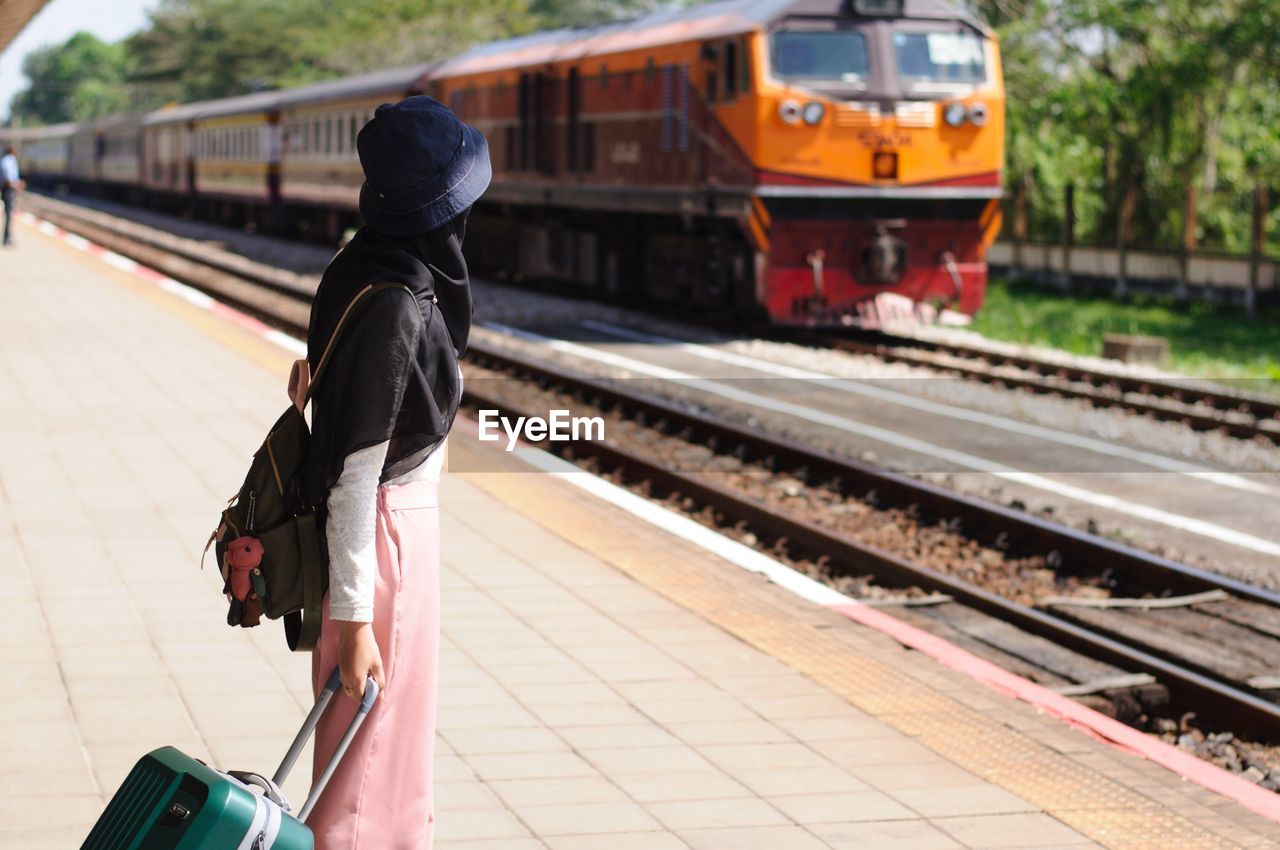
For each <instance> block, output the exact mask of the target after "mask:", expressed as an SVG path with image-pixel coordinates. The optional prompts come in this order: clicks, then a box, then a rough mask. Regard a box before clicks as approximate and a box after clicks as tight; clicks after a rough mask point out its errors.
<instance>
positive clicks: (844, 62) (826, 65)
mask: <svg viewBox="0 0 1280 850" xmlns="http://www.w3.org/2000/svg"><path fill="white" fill-rule="evenodd" d="M770 58H771V60H772V64H773V73H774V74H775V75H777V76H778V77H781V78H782V79H784V80H840V81H841V82H846V83H861V82H863V81H864V80H866V78H867V69H868V65H867V40H866V38H865V37H863V35H862V33H860V32H837V31H831V30H779V31H778V32H775V33H774V34H773V38H772V41H771V51H770Z"/></svg>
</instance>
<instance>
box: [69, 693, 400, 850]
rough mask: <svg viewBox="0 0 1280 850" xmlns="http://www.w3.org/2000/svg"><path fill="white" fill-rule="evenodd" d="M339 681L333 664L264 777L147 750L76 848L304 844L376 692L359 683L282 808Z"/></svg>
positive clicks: (294, 848) (215, 849) (288, 849)
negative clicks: (293, 807) (309, 781)
mask: <svg viewBox="0 0 1280 850" xmlns="http://www.w3.org/2000/svg"><path fill="white" fill-rule="evenodd" d="M339 684H340V679H339V677H338V671H337V670H334V671H333V675H332V676H330V677H329V681H328V682H327V683H326V684H325V689H324V691H323V692H322V693H321V694H320V697H319V699H317V700H316V704H315V706H314V707H313V708H312V709H311V713H310V714H308V715H307V719H306V722H304V723H303V724H302V729H301V730H300V731H299V732H298V735H297V737H296V738H294V740H293V744H292V745H291V746H290V747H289V752H288V753H287V754H286V755H285V757H284V761H283V762H281V764H280V768H279V769H278V770H277V771H276V773H275V776H273V777H272V778H271V779H267V778H266V777H265V776H262V775H260V774H256V773H249V772H244V771H235V770H232V771H227V772H225V773H224V772H222V771H219V770H214V769H213V768H211V767H209V766H208V765H207V764H205V763H204V762H202V761H200V760H199V759H194V758H192V757H191V756H188V755H186V754H185V753H182V752H181V751H179V750H177V749H174V748H173V747H161V748H160V749H158V750H154V751H152V752H150V753H147V754H146V755H145V756H143V757H142V758H141V759H139V760H138V763H137V764H136V765H135V766H134V768H133V770H132V771H130V772H129V776H128V777H126V779H125V781H124V784H123V785H121V786H120V790H118V791H116V793H115V796H114V797H112V798H111V802H110V803H108V804H107V808H106V811H104V812H103V813H102V817H100V818H98V822H97V824H95V825H94V827H93V831H92V832H90V833H89V837H88V838H87V839H85V842H84V844H82V845H81V846H80V850H311V848H312V846H313V841H312V836H311V830H309V829H307V826H306V824H305V823H304V821H305V820H306V817H307V815H308V814H310V812H311V808H312V806H314V805H315V802H316V800H317V799H319V797H320V793H321V792H322V791H324V788H325V785H327V784H328V782H329V779H330V777H332V776H333V772H334V770H336V769H337V767H338V763H339V762H340V761H341V760H342V756H343V755H344V754H345V753H346V751H347V747H348V746H349V745H350V744H351V740H352V738H354V737H355V734H356V732H357V731H358V730H359V728H360V724H361V723H363V722H364V718H365V716H366V715H368V713H369V710H370V709H371V708H372V707H373V705H374V703H375V701H376V700H377V698H378V686H377V685H376V684H374V681H373V679H369V680H368V681H367V682H366V683H365V694H364V700H363V702H361V704H360V710H359V711H357V712H356V716H355V718H354V719H353V720H352V721H351V725H350V726H349V727H348V728H347V731H346V734H344V735H343V737H342V741H341V742H340V743H339V744H338V749H337V750H336V752H335V753H334V755H333V758H332V759H331V760H330V761H329V764H328V765H326V766H325V769H324V771H323V772H322V773H321V775H320V777H319V778H318V779H317V780H316V782H315V785H314V786H313V787H312V789H311V793H310V794H308V795H307V801H306V803H304V804H303V806H302V810H301V811H300V812H298V815H297V817H294V816H293V815H291V814H290V813H289V809H290V806H289V803H288V801H287V800H285V799H284V795H283V794H282V793H281V792H280V783H282V782H284V780H285V778H286V777H287V776H288V775H289V772H290V771H291V770H292V769H293V765H294V763H295V762H297V760H298V756H300V755H301V754H302V749H303V747H305V746H306V743H307V739H308V738H310V737H311V733H312V732H313V731H314V730H315V727H316V723H317V722H318V721H319V720H320V715H321V714H323V713H324V710H325V708H326V707H327V706H328V704H329V701H330V700H331V699H332V698H333V695H334V693H335V692H336V691H337V689H338V686H339Z"/></svg>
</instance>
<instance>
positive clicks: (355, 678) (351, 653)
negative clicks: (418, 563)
mask: <svg viewBox="0 0 1280 850" xmlns="http://www.w3.org/2000/svg"><path fill="white" fill-rule="evenodd" d="M387 446H388V444H387V443H386V442H382V443H378V444H376V445H373V446H369V447H368V448H364V449H359V450H358V451H354V452H352V453H351V454H349V455H347V458H346V461H345V462H344V463H343V465H342V474H341V475H340V476H339V477H338V481H337V483H336V484H334V485H333V488H332V489H331V490H330V491H329V517H328V520H327V521H326V523H325V528H326V530H327V534H326V540H327V543H328V547H329V620H330V622H332V623H334V624H336V625H337V627H338V669H339V671H340V676H341V678H342V685H343V687H344V688H347V689H349V690H348V692H349V693H350V694H351V695H352V696H355V697H357V698H361V697H363V696H364V682H365V678H366V677H367V676H372V677H373V680H374V681H375V682H377V683H378V688H379V690H380V692H381V693H382V694H384V695H385V694H386V686H387V681H386V676H385V674H384V673H383V669H382V653H381V651H380V650H379V647H378V641H377V639H376V638H375V637H374V635H373V613H374V612H373V608H374V605H373V603H374V588H375V586H376V584H377V579H378V549H377V542H376V537H377V526H378V479H379V478H380V477H381V475H382V464H383V463H384V461H385V460H386V457H387Z"/></svg>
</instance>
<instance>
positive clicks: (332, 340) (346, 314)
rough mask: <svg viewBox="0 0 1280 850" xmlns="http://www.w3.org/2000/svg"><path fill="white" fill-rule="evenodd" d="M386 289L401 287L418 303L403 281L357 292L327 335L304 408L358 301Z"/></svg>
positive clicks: (370, 286) (371, 285) (373, 286)
mask: <svg viewBox="0 0 1280 850" xmlns="http://www.w3.org/2000/svg"><path fill="white" fill-rule="evenodd" d="M388 289H401V290H403V291H404V292H405V293H406V294H408V296H409V297H410V298H412V299H413V303H414V304H415V305H416V304H417V303H418V296H416V295H414V294H413V290H411V289H410V288H409V287H407V286H405V285H404V284H403V283H371V284H369V285H368V286H366V287H365V288H364V289H362V290H360V291H359V292H357V293H356V296H355V298H352V299H351V303H350V304H348V305H347V309H345V310H343V311H342V316H341V317H340V318H339V319H338V324H337V327H335V328H334V329H333V336H331V337H329V344H328V345H326V346H325V347H324V354H322V355H320V362H319V363H317V364H316V373H315V374H314V375H312V376H311V384H310V386H308V387H307V394H306V395H305V396H303V398H302V406H303V407H304V408H305V407H306V406H307V402H308V401H310V400H311V394H312V393H313V392H315V389H316V384H317V383H318V382H319V381H320V376H321V375H322V374H324V370H325V367H327V366H328V365H329V359H330V358H331V357H332V356H333V351H334V348H335V347H336V346H337V344H338V337H340V336H341V335H342V331H343V330H344V329H345V328H346V326H347V322H348V320H349V319H350V318H351V314H352V313H353V312H355V309H356V307H357V306H358V305H359V304H360V302H362V301H364V300H365V299H366V298H369V297H370V296H373V295H377V294H378V293H379V292H385V291H387V290H388Z"/></svg>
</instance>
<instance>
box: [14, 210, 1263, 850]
mask: <svg viewBox="0 0 1280 850" xmlns="http://www.w3.org/2000/svg"><path fill="white" fill-rule="evenodd" d="M18 237H19V239H18V242H19V244H18V247H17V248H16V249H13V250H8V251H4V252H0V600H3V602H4V605H5V616H4V620H5V628H4V629H3V630H0V664H2V665H3V669H4V671H5V672H6V673H7V675H6V676H5V677H4V678H5V684H4V687H5V695H4V697H3V698H0V848H24V850H43V848H69V847H76V846H79V843H80V842H81V841H82V840H83V838H84V836H85V835H86V834H87V833H88V830H89V828H90V826H91V825H92V823H93V822H94V820H95V819H96V817H97V816H98V814H99V813H100V812H101V809H102V807H103V806H104V805H105V803H106V801H107V800H108V799H109V797H110V796H111V794H112V793H113V792H114V791H115V789H116V788H117V787H118V786H119V784H120V782H121V781H122V779H123V778H124V776H125V774H126V773H127V772H128V770H129V768H130V767H131V766H132V764H133V762H134V761H135V760H136V759H137V758H138V757H139V756H140V755H141V754H143V753H144V752H146V751H148V750H150V749H152V748H154V747H158V746H162V745H166V744H171V745H174V746H178V747H180V748H183V749H184V750H186V751H187V752H189V753H191V754H193V755H196V756H198V757H201V758H205V759H207V760H210V761H212V762H213V763H214V764H216V765H218V766H220V767H224V768H228V767H237V768H253V769H257V770H271V769H274V767H275V765H276V763H277V762H278V760H279V758H280V757H281V755H282V754H283V752H284V750H285V748H286V746H287V744H288V742H289V741H290V739H291V738H292V736H293V734H294V732H295V731H296V729H297V727H298V726H299V724H300V723H301V721H302V718H303V716H304V714H305V711H306V709H307V708H309V707H310V704H311V694H310V689H309V688H310V683H309V668H310V664H309V659H308V658H306V657H303V656H298V655H294V654H291V653H289V652H288V650H287V649H286V647H285V644H284V641H283V636H282V633H281V630H280V628H279V626H278V625H277V624H274V623H267V624H265V625H264V626H263V627H261V628H258V629H253V630H239V629H230V628H227V626H226V625H225V624H224V622H223V617H224V615H225V606H224V603H223V601H222V597H221V595H220V593H219V592H218V590H219V586H220V578H219V576H218V574H217V571H216V569H215V568H214V567H213V566H212V565H210V566H207V567H206V568H205V569H204V570H203V571H202V570H201V569H200V552H201V549H202V547H203V545H204V542H205V540H206V538H207V537H208V534H209V532H210V530H211V528H212V524H213V522H214V519H215V517H216V515H217V513H218V511H219V509H220V508H221V506H222V505H223V504H224V503H225V501H226V499H227V497H228V496H229V495H230V494H231V493H233V492H234V491H235V490H236V488H237V487H238V485H239V483H240V478H241V477H242V476H243V473H244V470H245V467H246V463H247V461H248V458H249V455H250V454H251V453H252V451H253V450H254V449H255V448H256V447H257V445H258V443H259V442H260V441H261V438H262V436H263V434H264V430H265V428H266V427H267V426H269V425H270V423H271V422H273V421H274V420H275V418H276V416H277V415H278V414H279V412H280V411H281V410H282V409H283V408H284V406H285V405H286V404H287V400H286V397H285V390H284V384H285V376H286V375H287V372H288V366H289V363H290V362H291V360H292V359H293V358H294V356H295V355H294V354H292V353H290V352H288V351H286V350H285V349H284V348H282V347H280V346H279V345H277V344H274V343H273V342H271V341H270V337H269V336H267V335H264V334H263V333H262V331H261V328H255V327H254V326H253V325H252V323H246V322H240V323H236V322H232V321H228V320H227V318H225V317H224V316H223V315H221V314H219V313H218V312H215V311H211V310H210V309H208V305H207V304H205V303H202V302H201V299H199V298H196V297H191V296H188V297H187V298H186V299H185V300H184V299H183V298H182V297H179V296H178V295H175V294H173V292H170V291H166V290H165V289H163V288H162V287H160V286H157V285H156V284H155V283H154V282H151V281H147V280H145V279H143V278H141V277H139V276H138V275H137V274H136V273H134V272H133V271H131V270H130V265H129V264H128V263H122V262H119V261H118V260H114V259H113V258H111V257H107V260H108V262H107V263H104V262H102V258H101V257H99V256H95V255H94V254H92V253H90V252H88V251H85V250H77V248H76V247H75V245H76V244H77V243H76V242H75V241H74V240H73V241H72V242H71V243H70V244H68V242H67V241H66V240H64V239H60V238H58V237H56V236H54V235H50V234H48V233H43V232H40V231H38V230H37V229H36V228H34V227H33V226H31V225H30V223H24V224H23V225H22V227H21V228H20V230H19V232H18ZM80 247H81V248H83V247H84V246H83V245H81V246H80ZM171 289H172V287H171ZM493 445H495V444H482V443H480V442H478V441H476V440H475V438H474V429H473V428H472V426H470V425H469V424H468V423H466V422H462V423H460V425H459V427H458V428H457V429H456V431H455V434H454V436H453V437H452V438H451V446H450V452H451V455H450V465H451V467H453V468H454V469H455V470H458V469H466V468H476V467H477V466H479V465H480V464H478V463H473V462H472V461H475V460H476V459H477V458H478V457H479V453H485V455H484V458H483V459H484V461H485V465H486V468H490V469H499V471H489V472H483V473H481V472H452V473H450V474H449V475H447V476H446V479H445V482H444V484H443V491H442V498H441V503H442V510H443V517H442V526H443V528H444V531H445V542H444V554H445V557H444V563H445V575H444V578H443V587H442V608H443V611H444V623H443V632H444V640H443V657H442V669H441V674H440V681H441V692H440V695H441V714H440V727H439V738H440V748H439V753H440V755H439V758H438V761H437V765H436V768H437V774H436V775H437V786H436V791H437V807H438V811H437V819H438V833H437V847H439V848H456V850H526V848H551V849H552V850H597V848H598V850H631V849H632V848H635V850H640V848H643V850H676V848H691V850H755V849H756V848H759V849H760V850H821V848H839V849H840V850H844V848H868V850H944V849H945V848H974V849H975V850H976V848H998V847H1000V848H1024V847H1025V848H1031V847H1035V848H1073V850H1074V848H1085V847H1113V848H1158V849H1159V850H1183V848H1228V847H1274V846H1280V825H1278V824H1277V823H1275V822H1273V821H1272V820H1269V819H1267V818H1265V817H1263V816H1261V815H1259V814H1257V813H1256V812H1255V811H1253V810H1251V809H1249V808H1246V807H1245V806H1243V805H1241V804H1240V802H1238V801H1237V800H1235V799H1231V798H1229V797H1226V796H1222V795H1220V794H1217V793H1214V792H1213V791H1210V790H1208V789H1206V788H1205V787H1202V786H1201V785H1199V784H1196V783H1194V782H1190V781H1186V780H1184V779H1182V778H1180V777H1179V776H1178V775H1176V774H1175V773H1172V772H1170V771H1169V770H1166V769H1165V768H1164V767H1161V766H1159V765H1157V764H1154V763H1152V762H1151V761H1149V760H1145V759H1143V758H1140V757H1138V756H1137V755H1134V754H1132V753H1128V752H1124V751H1121V750H1120V749H1117V748H1116V747H1115V746H1111V745H1108V744H1106V743H1103V742H1101V741H1098V740H1095V738H1093V737H1090V736H1088V735H1085V734H1082V733H1080V732H1078V731H1076V730H1074V729H1072V728H1070V727H1068V726H1067V725H1065V724H1063V723H1062V722H1061V721H1060V720H1059V719H1057V718H1055V717H1053V716H1051V715H1050V714H1048V713H1045V712H1043V711H1039V710H1037V709H1036V708H1035V707H1033V706H1032V705H1030V704H1028V703H1026V702H1022V701H1019V700H1016V699H1013V698H1011V697H1009V696H1006V695H1004V694H1002V693H1000V692H997V691H996V690H993V689H991V688H989V687H987V686H986V685H984V684H981V683H979V682H977V681H975V680H974V679H972V678H970V677H968V676H966V675H963V674H962V673H961V672H958V671H957V670H955V669H952V668H950V667H947V666H945V665H943V664H941V663H939V662H938V661H936V660H934V659H933V658H931V657H928V656H926V655H925V654H923V653H920V652H915V651H911V650H909V649H907V648H904V646H903V645H902V644H901V643H900V642H898V641H897V640H894V639H893V638H892V637H890V636H889V635H887V634H885V633H884V632H883V631H881V630H877V629H874V628H869V627H867V626H864V625H860V624H858V623H856V622H853V621H852V620H850V619H849V618H848V617H846V616H843V615H842V614H841V613H839V612H838V611H835V610H831V609H830V608H824V607H821V606H818V605H814V604H812V603H810V602H807V601H805V600H804V599H801V598H799V597H797V596H795V595H793V594H790V593H788V592H786V591H785V590H784V589H783V588H781V587H779V586H778V585H776V584H772V583H770V582H768V581H765V580H763V579H762V578H760V577H759V576H756V575H753V574H751V573H748V572H744V571H743V570H741V569H740V568H738V567H737V566H735V565H734V564H732V563H730V562H729V561H728V560H726V559H725V558H723V557H721V556H718V555H715V554H712V553H710V552H708V551H707V550H705V549H703V548H700V547H698V546H696V545H694V544H693V543H692V542H690V541H688V540H686V539H683V538H680V537H676V536H673V535H672V534H669V533H667V532H665V531H662V530H660V529H658V528H655V527H654V526H653V525H651V524H648V523H645V522H642V521H641V520H639V519H637V518H636V517H635V516H634V515H632V514H631V513H628V512H626V511H624V510H622V509H620V508H619V507H617V506H616V505H614V504H610V503H606V502H603V501H600V500H598V499H596V498H594V497H593V496H592V495H591V494H590V493H588V492H586V491H584V490H583V489H582V488H580V487H575V486H572V485H571V484H569V483H568V482H566V480H565V479H564V476H562V475H553V474H545V473H537V472H535V471H533V470H532V468H531V467H529V466H527V465H525V463H524V461H522V460H521V459H520V458H518V457H515V456H511V455H506V454H505V453H503V452H501V450H500V449H495V448H492V446H493ZM392 693H393V694H394V689H392ZM391 698H394V696H392V697H391ZM307 764H309V758H304V760H303V761H302V762H300V765H303V766H302V767H300V769H299V771H298V772H297V773H296V774H295V775H294V776H293V777H291V778H290V780H289V782H288V783H286V785H285V791H286V793H287V794H288V796H289V797H290V798H291V799H292V800H294V801H295V803H298V802H300V801H301V800H302V799H303V798H304V797H305V793H306V788H307V785H308V783H309V779H310V777H309V776H308V775H307V773H308V771H307V769H306V767H305V765H307ZM368 850H379V848H368Z"/></svg>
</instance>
